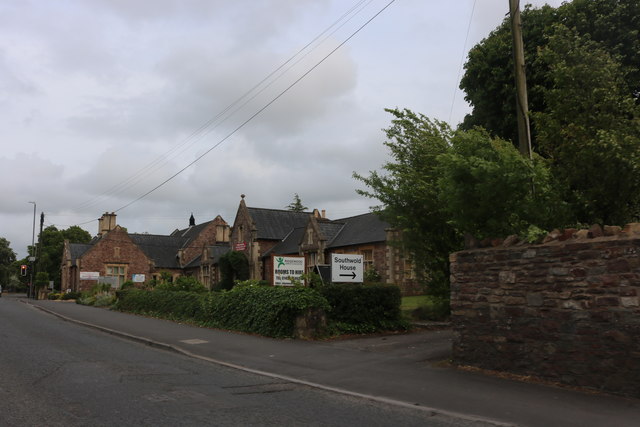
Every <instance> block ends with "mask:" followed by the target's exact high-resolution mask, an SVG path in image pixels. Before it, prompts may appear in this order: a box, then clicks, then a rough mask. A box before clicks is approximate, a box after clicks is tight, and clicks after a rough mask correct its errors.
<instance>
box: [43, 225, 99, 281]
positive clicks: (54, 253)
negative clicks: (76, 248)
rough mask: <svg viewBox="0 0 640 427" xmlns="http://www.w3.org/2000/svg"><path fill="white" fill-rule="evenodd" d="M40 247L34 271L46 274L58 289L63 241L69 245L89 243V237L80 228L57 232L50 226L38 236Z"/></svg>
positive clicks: (75, 227) (74, 227) (73, 227)
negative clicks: (67, 241)
mask: <svg viewBox="0 0 640 427" xmlns="http://www.w3.org/2000/svg"><path fill="white" fill-rule="evenodd" d="M39 238H40V240H39V242H40V247H39V250H38V259H37V261H36V262H37V266H36V269H37V270H38V271H41V272H46V273H48V275H49V278H50V279H51V280H53V281H54V286H55V287H56V288H59V287H60V264H61V263H62V250H63V248H64V241H65V240H69V242H70V243H89V241H91V235H90V234H89V233H88V232H87V231H85V230H83V229H82V228H80V227H78V226H77V225H74V226H72V227H69V228H67V229H66V230H58V229H57V228H56V227H55V226H53V225H50V226H48V227H46V228H45V229H44V230H42V233H41V235H40V236H39Z"/></svg>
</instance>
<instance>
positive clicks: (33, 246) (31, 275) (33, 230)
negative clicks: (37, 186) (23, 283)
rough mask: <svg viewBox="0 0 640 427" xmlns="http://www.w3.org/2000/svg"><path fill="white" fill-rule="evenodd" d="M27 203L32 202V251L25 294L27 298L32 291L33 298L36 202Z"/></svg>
mask: <svg viewBox="0 0 640 427" xmlns="http://www.w3.org/2000/svg"><path fill="white" fill-rule="evenodd" d="M27 203H32V204H33V229H32V231H31V250H32V251H33V255H32V256H30V257H29V261H30V262H31V269H30V270H31V274H30V276H29V277H30V279H29V295H27V298H30V297H31V294H32V293H33V297H34V298H35V289H34V287H33V267H34V266H35V264H36V263H35V261H36V246H35V245H36V202H27ZM32 291H33V292H32Z"/></svg>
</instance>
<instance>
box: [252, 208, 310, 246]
mask: <svg viewBox="0 0 640 427" xmlns="http://www.w3.org/2000/svg"><path fill="white" fill-rule="evenodd" d="M247 210H248V211H249V214H250V215H251V219H252V220H253V223H254V225H255V227H256V229H257V230H258V239H265V240H283V239H284V238H285V237H286V236H287V235H288V234H289V233H290V232H291V230H292V229H294V228H298V227H304V226H306V225H307V221H308V220H309V217H310V216H311V215H313V213H311V212H293V211H287V210H279V209H263V208H247Z"/></svg>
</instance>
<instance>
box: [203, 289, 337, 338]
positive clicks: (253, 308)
mask: <svg viewBox="0 0 640 427" xmlns="http://www.w3.org/2000/svg"><path fill="white" fill-rule="evenodd" d="M310 309H323V310H325V311H328V310H329V309H330V307H329V304H328V303H327V300H326V299H325V298H324V297H322V295H320V293H319V292H318V291H316V290H314V289H310V288H302V287H292V288H289V287H271V286H236V287H234V288H233V289H232V290H230V291H227V292H222V293H220V294H217V295H212V296H210V297H209V301H208V303H207V304H206V309H205V313H206V314H205V316H206V318H207V319H209V320H210V321H211V322H212V326H216V327H222V328H226V329H232V330H236V331H242V332H251V333H257V334H260V335H264V336H268V337H291V336H293V333H294V326H295V320H296V318H297V317H298V316H299V315H301V314H304V313H305V312H306V311H308V310H310Z"/></svg>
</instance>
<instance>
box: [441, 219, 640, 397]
mask: <svg viewBox="0 0 640 427" xmlns="http://www.w3.org/2000/svg"><path fill="white" fill-rule="evenodd" d="M639 231H640V226H639V225H638V224H630V225H628V226H627V227H625V229H624V230H620V229H619V228H606V229H605V230H604V231H603V230H601V229H600V228H599V227H592V229H591V230H581V231H576V230H563V231H559V230H556V231H554V232H552V233H550V234H549V235H548V236H547V238H546V239H545V243H543V244H539V245H523V244H520V243H517V241H516V240H515V239H513V238H511V239H507V240H506V241H505V242H504V243H502V242H493V245H496V246H494V247H489V248H476V249H470V250H464V251H461V252H457V253H454V254H452V255H451V257H450V259H451V272H452V273H451V306H452V325H453V328H454V332H455V334H454V343H453V358H454V361H455V362H456V363H458V364H462V365H473V366H477V367H481V368H485V369H491V370H499V371H507V372H511V373H515V374H522V375H534V376H537V377H541V378H543V379H547V380H551V381H557V382H562V383H566V384H570V385H575V386H580V387H589V388H594V389H600V390H604V391H608V392H613V393H619V394H625V395H631V396H636V397H638V396H640V303H639V295H640V233H638V232H639Z"/></svg>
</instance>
